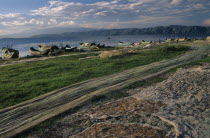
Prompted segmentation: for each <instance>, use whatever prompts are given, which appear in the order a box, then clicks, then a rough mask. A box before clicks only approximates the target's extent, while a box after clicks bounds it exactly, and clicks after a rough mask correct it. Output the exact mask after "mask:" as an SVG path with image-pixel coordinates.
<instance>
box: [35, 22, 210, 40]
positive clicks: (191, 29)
mask: <svg viewBox="0 0 210 138" xmlns="http://www.w3.org/2000/svg"><path fill="white" fill-rule="evenodd" d="M169 34H176V35H186V34H188V35H189V34H191V35H198V34H205V35H210V27H203V26H179V25H171V26H158V27H153V28H126V29H107V30H105V29H104V30H96V31H85V32H66V33H62V34H41V35H35V36H33V38H40V37H42V38H43V37H72V36H112V35H169Z"/></svg>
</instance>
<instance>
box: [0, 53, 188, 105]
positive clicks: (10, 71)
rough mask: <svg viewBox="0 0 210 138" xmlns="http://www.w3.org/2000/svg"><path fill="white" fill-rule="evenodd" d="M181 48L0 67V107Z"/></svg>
mask: <svg viewBox="0 0 210 138" xmlns="http://www.w3.org/2000/svg"><path fill="white" fill-rule="evenodd" d="M184 52H185V51H179V50H176V51H167V50H159V49H157V50H145V51H139V52H137V53H133V54H126V55H122V56H117V57H112V58H108V59H98V58H97V59H88V60H78V59H79V58H83V57H87V56H94V55H96V54H87V55H74V56H68V57H60V58H56V59H49V60H45V61H38V62H30V63H23V64H17V65H11V66H7V67H1V71H0V78H1V79H0V86H1V87H0V103H1V104H0V108H4V107H8V106H11V105H15V104H17V103H20V102H22V101H25V100H28V99H31V98H34V97H36V96H39V95H42V94H44V93H47V92H50V91H53V90H55V89H59V88H62V87H65V86H67V85H71V84H75V83H78V82H81V81H85V80H88V79H91V78H96V77H101V76H105V75H108V74H112V73H116V72H121V71H123V70H126V69H130V68H133V67H137V66H141V65H146V64H150V63H152V62H156V61H160V60H163V59H169V58H173V57H176V56H178V55H180V54H182V53H184ZM110 80H111V78H110Z"/></svg>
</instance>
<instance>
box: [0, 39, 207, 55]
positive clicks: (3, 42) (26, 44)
mask: <svg viewBox="0 0 210 138" xmlns="http://www.w3.org/2000/svg"><path fill="white" fill-rule="evenodd" d="M179 37H183V36H179ZM188 37H189V36H188ZM191 37H196V38H197V37H199V38H206V36H205V35H200V36H191ZM108 38H110V39H108ZM166 38H175V36H173V35H168V36H164V35H121V36H91V37H77V38H57V39H55V38H15V39H0V50H1V49H2V47H7V45H12V48H14V49H17V50H19V52H20V56H21V57H23V56H27V55H29V48H30V47H34V48H36V49H38V45H39V44H49V45H50V44H54V45H57V46H65V45H70V46H73V47H79V43H81V42H95V43H100V44H105V45H106V46H117V45H118V41H126V42H141V40H145V41H158V40H159V39H160V40H161V41H164V40H165V39H166ZM0 57H1V51H0Z"/></svg>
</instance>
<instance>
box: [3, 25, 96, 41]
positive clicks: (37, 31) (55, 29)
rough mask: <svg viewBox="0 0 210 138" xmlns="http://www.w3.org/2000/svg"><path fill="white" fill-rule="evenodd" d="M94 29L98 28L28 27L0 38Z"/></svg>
mask: <svg viewBox="0 0 210 138" xmlns="http://www.w3.org/2000/svg"><path fill="white" fill-rule="evenodd" d="M94 30H99V29H94V28H70V27H53V28H46V29H30V30H26V31H23V32H21V33H17V34H10V35H3V36H0V38H27V37H31V36H36V35H40V34H47V35H51V34H52V36H50V37H53V35H54V36H55V37H57V34H59V35H60V34H62V33H65V32H86V31H94Z"/></svg>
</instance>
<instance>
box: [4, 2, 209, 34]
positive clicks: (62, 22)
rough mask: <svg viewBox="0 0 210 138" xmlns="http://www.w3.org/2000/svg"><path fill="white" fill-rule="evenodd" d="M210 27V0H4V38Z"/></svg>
mask: <svg viewBox="0 0 210 138" xmlns="http://www.w3.org/2000/svg"><path fill="white" fill-rule="evenodd" d="M168 25H187V26H191V25H198V26H210V0H0V36H1V35H9V34H16V33H22V32H30V31H34V30H44V29H49V28H65V27H66V28H97V29H102V28H103V29H112V28H145V27H155V26H168Z"/></svg>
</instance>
